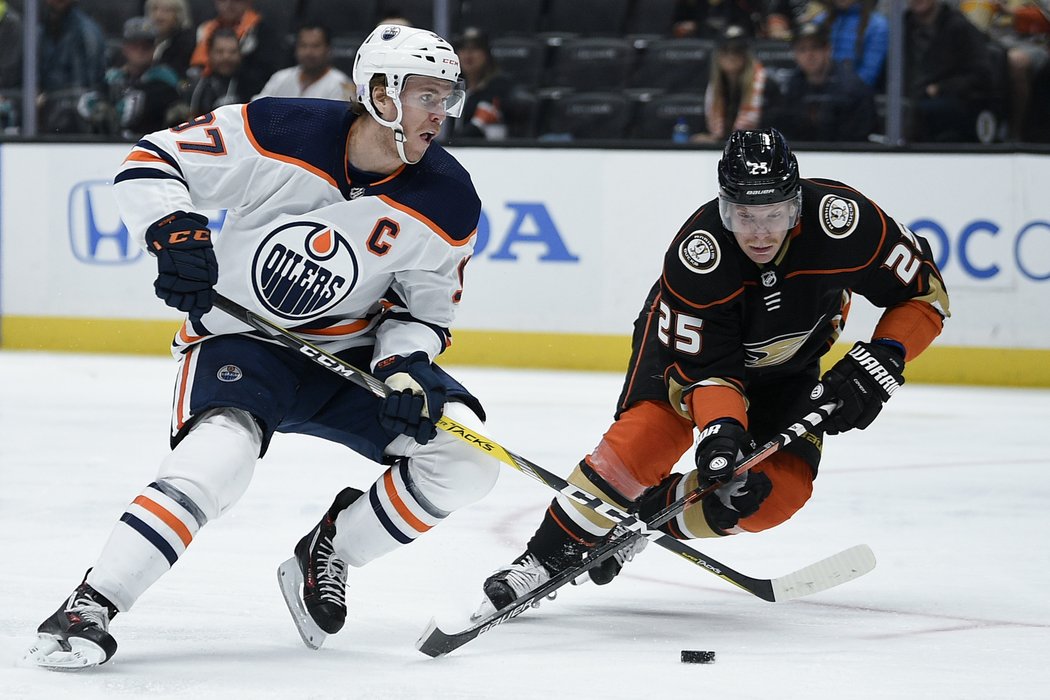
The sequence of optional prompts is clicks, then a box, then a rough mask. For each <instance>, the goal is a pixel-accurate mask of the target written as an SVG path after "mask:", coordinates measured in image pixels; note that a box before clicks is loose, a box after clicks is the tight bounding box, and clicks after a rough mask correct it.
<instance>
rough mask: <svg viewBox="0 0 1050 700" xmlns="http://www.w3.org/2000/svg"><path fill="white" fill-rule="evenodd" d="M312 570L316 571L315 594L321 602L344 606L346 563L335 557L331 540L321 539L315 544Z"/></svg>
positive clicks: (327, 538)
mask: <svg viewBox="0 0 1050 700" xmlns="http://www.w3.org/2000/svg"><path fill="white" fill-rule="evenodd" d="M314 568H315V569H316V570H317V594H318V596H319V597H320V598H321V599H322V600H329V601H331V602H333V603H337V604H339V605H345V604H346V562H345V561H343V560H342V559H340V558H339V557H337V556H335V547H334V546H333V544H332V538H330V537H322V538H321V539H320V540H319V541H318V543H317V550H316V556H315V564H314Z"/></svg>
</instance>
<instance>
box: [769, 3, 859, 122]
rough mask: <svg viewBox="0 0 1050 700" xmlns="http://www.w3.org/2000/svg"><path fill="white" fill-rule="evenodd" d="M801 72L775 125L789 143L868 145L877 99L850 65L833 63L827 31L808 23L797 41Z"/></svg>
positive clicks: (787, 92)
mask: <svg viewBox="0 0 1050 700" xmlns="http://www.w3.org/2000/svg"><path fill="white" fill-rule="evenodd" d="M792 49H793V50H794V54H795V63H796V64H797V68H796V69H795V70H794V71H792V73H791V77H790V78H789V79H788V83H787V89H786V90H785V92H784V95H783V99H782V100H781V107H780V109H779V110H778V111H777V117H776V119H775V120H772V121H773V122H774V126H776V128H777V129H779V130H780V131H781V132H782V133H783V134H784V136H785V137H786V138H787V139H789V140H790V141H867V140H868V134H870V133H872V132H873V131H874V130H875V96H874V93H873V92H872V89H871V88H870V87H868V85H867V84H866V83H865V82H864V81H863V80H861V79H860V78H859V77H857V74H856V73H854V72H853V70H852V69H851V68H850V67H849V65H848V64H846V63H838V62H836V61H834V60H832V58H831V42H830V40H829V38H828V33H827V28H826V27H825V26H824V25H821V24H806V25H803V26H802V27H800V28H799V30H798V31H797V32H796V34H795V39H794V41H793V42H792Z"/></svg>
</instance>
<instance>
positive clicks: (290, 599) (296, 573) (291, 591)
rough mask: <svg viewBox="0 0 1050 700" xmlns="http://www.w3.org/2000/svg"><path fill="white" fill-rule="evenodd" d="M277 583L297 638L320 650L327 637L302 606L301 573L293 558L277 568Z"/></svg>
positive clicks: (297, 563)
mask: <svg viewBox="0 0 1050 700" xmlns="http://www.w3.org/2000/svg"><path fill="white" fill-rule="evenodd" d="M277 583H278V585H280V587H281V595H283V596H284V604H285V605H286V606H288V612H289V613H291V615H292V622H294V623H295V629H297V630H299V636H300V637H302V638H303V644H305V645H306V646H308V647H310V648H311V649H320V648H321V645H322V644H324V640H325V639H327V638H328V635H327V634H326V633H325V631H324V630H322V629H321V628H320V627H318V626H317V623H316V622H314V621H313V618H311V617H310V613H308V612H306V606H305V605H303V598H302V596H301V595H300V591H302V590H303V572H302V571H300V570H299V562H297V561H296V560H295V557H292V558H291V559H289V560H288V561H286V562H284V563H283V564H281V565H280V566H278V567H277Z"/></svg>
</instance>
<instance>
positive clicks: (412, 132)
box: [400, 75, 463, 160]
mask: <svg viewBox="0 0 1050 700" xmlns="http://www.w3.org/2000/svg"><path fill="white" fill-rule="evenodd" d="M400 99H401V107H402V110H403V112H404V113H403V114H402V115H401V128H402V129H404V131H405V154H406V155H407V156H408V157H409V158H410V159H412V160H415V159H416V158H417V157H421V156H422V155H423V153H424V152H425V151H426V150H427V148H428V147H429V146H430V144H431V142H433V140H434V139H435V138H436V137H437V135H438V132H439V131H441V125H442V124H444V123H445V119H446V118H447V117H450V116H452V117H455V116H459V114H460V113H461V112H462V108H463V93H462V91H461V90H458V89H456V88H455V86H454V85H453V84H452V83H451V82H449V81H447V80H439V79H437V78H428V77H425V76H421V75H412V76H409V77H408V79H407V80H406V81H405V87H404V89H402V90H401V94H400Z"/></svg>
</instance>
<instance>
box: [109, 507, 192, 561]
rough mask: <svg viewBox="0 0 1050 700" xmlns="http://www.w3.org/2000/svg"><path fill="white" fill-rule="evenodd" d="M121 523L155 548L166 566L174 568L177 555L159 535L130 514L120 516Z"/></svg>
mask: <svg viewBox="0 0 1050 700" xmlns="http://www.w3.org/2000/svg"><path fill="white" fill-rule="evenodd" d="M120 520H121V522H125V523H127V524H128V525H130V526H131V527H132V529H134V530H135V531H136V532H138V533H139V534H140V535H142V536H143V537H145V538H146V539H147V540H148V541H149V543H150V544H152V545H153V546H154V547H156V548H157V549H158V550H159V551H160V553H161V554H163V555H164V558H165V559H167V560H168V566H175V562H177V561H178V560H179V555H178V554H176V553H175V550H174V549H172V548H171V545H170V544H168V543H167V541H166V540H165V539H164V538H163V537H161V536H160V534H159V533H158V532H157V531H156V530H154V529H153V528H151V527H150V526H149V525H147V524H146V523H144V522H142V521H141V520H139V519H138V518H136V517H135V516H134V515H132V514H131V513H124V515H122V516H120Z"/></svg>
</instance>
